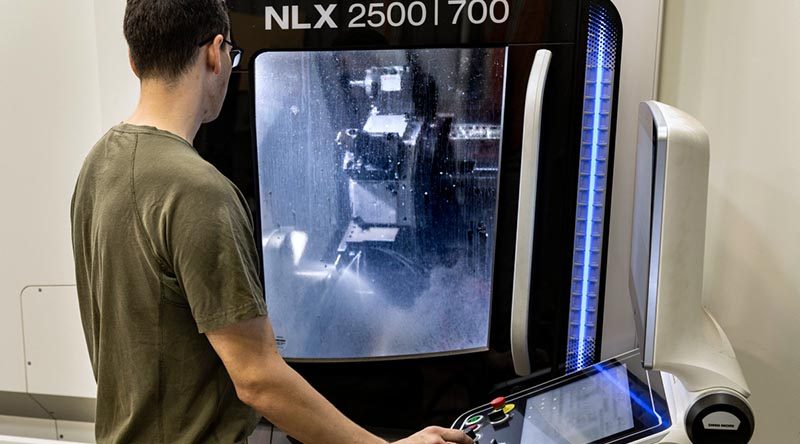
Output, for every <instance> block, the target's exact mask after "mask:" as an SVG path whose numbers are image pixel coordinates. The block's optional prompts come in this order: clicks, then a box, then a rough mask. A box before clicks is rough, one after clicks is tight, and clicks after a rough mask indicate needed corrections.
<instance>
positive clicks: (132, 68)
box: [128, 49, 142, 80]
mask: <svg viewBox="0 0 800 444" xmlns="http://www.w3.org/2000/svg"><path fill="white" fill-rule="evenodd" d="M128 63H130V65H131V71H133V75H135V76H136V77H138V78H139V80H141V79H142V78H141V76H139V70H138V69H137V68H136V63H134V61H133V54H131V50H130V49H128Z"/></svg>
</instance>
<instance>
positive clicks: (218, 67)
mask: <svg viewBox="0 0 800 444" xmlns="http://www.w3.org/2000/svg"><path fill="white" fill-rule="evenodd" d="M222 40H224V38H223V37H222V34H218V35H217V36H216V37H214V41H213V42H211V43H209V44H208V45H206V46H204V47H203V49H202V51H203V53H205V55H206V66H207V67H208V69H210V70H212V71H214V74H217V75H218V74H219V73H221V72H222Z"/></svg>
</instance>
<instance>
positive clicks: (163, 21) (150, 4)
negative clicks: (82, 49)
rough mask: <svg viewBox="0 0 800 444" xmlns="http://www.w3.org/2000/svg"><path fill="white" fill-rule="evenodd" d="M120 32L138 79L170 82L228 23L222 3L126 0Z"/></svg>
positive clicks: (211, 0)
mask: <svg viewBox="0 0 800 444" xmlns="http://www.w3.org/2000/svg"><path fill="white" fill-rule="evenodd" d="M123 29H124V32H125V40H127V41H128V47H129V48H130V53H131V58H132V59H133V64H134V65H135V66H136V71H137V72H138V74H139V77H140V78H141V79H152V78H161V79H164V80H167V81H174V80H177V79H178V78H180V77H181V75H182V74H184V73H186V71H187V70H188V68H189V66H190V65H191V64H192V63H194V60H195V57H197V54H198V50H199V44H200V43H203V42H204V41H205V40H208V39H211V38H213V37H215V36H216V35H218V34H222V36H223V37H225V36H227V34H228V32H230V29H231V22H230V18H229V17H228V8H227V5H226V3H225V0H128V4H127V7H126V8H125V23H124V25H123Z"/></svg>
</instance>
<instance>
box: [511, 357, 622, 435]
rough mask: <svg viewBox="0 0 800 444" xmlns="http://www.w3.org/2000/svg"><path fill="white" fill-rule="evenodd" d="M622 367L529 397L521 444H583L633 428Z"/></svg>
mask: <svg viewBox="0 0 800 444" xmlns="http://www.w3.org/2000/svg"><path fill="white" fill-rule="evenodd" d="M629 393H630V390H629V386H628V371H627V367H626V366H625V365H619V366H615V367H612V368H609V369H606V370H603V371H601V372H599V373H597V374H594V375H592V376H589V377H587V378H583V379H580V380H578V381H575V382H573V383H570V384H567V385H564V386H561V387H558V388H556V389H553V390H550V391H547V392H544V393H542V394H540V395H536V396H533V397H530V398H528V400H527V402H526V404H525V420H524V423H523V426H522V437H521V439H520V443H521V444H586V443H590V442H593V441H596V440H598V439H601V438H604V437H608V436H611V435H615V434H617V433H620V432H623V431H625V430H628V429H631V428H633V426H634V421H633V409H632V406H631V397H630V394H629Z"/></svg>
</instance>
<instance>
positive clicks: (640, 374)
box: [453, 352, 671, 444]
mask: <svg viewBox="0 0 800 444" xmlns="http://www.w3.org/2000/svg"><path fill="white" fill-rule="evenodd" d="M640 359H641V358H640V355H639V353H638V352H632V353H629V354H627V355H624V356H621V357H619V358H615V359H612V360H610V361H606V362H603V363H600V364H597V365H594V366H592V367H590V368H588V369H585V370H583V371H580V372H578V373H575V374H572V375H568V376H565V377H562V378H560V379H557V380H554V381H551V382H548V383H546V384H543V385H540V386H535V387H530V388H526V389H524V390H521V391H519V392H516V393H513V394H510V395H508V396H506V397H498V398H495V399H494V400H492V401H491V402H490V403H489V404H486V405H483V406H481V407H478V408H475V409H473V410H470V411H469V412H466V413H464V414H463V415H461V416H460V417H459V418H458V419H457V420H456V421H455V423H454V424H453V427H454V428H457V429H461V430H464V431H465V432H466V433H467V435H469V436H470V437H471V438H472V439H473V440H475V442H476V443H478V444H590V443H592V444H601V443H611V442H613V443H634V442H637V441H640V440H642V439H644V438H646V437H648V436H652V435H654V434H658V433H660V432H663V431H665V430H667V429H668V428H669V427H670V425H671V422H670V415H669V410H668V407H667V403H666V400H665V396H664V386H663V383H662V381H661V375H660V374H659V373H658V372H650V371H646V370H644V369H643V368H642V366H641V364H640Z"/></svg>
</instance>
